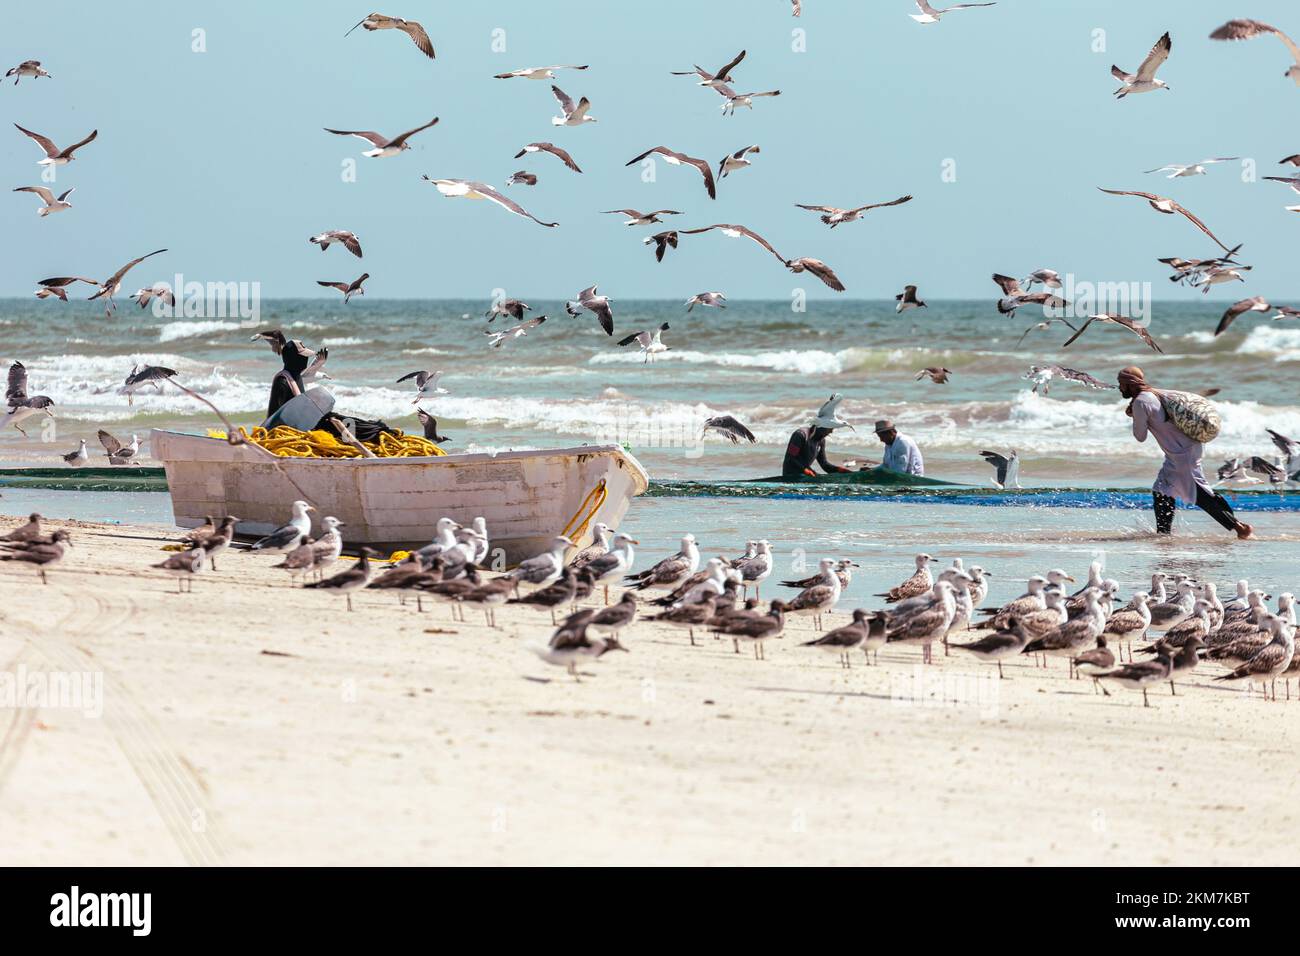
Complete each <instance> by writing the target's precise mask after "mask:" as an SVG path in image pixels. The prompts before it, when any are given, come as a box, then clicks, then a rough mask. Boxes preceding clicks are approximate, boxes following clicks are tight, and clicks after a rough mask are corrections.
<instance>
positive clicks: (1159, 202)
mask: <svg viewBox="0 0 1300 956" xmlns="http://www.w3.org/2000/svg"><path fill="white" fill-rule="evenodd" d="M1097 188H1098V189H1100V190H1101V191H1102V192H1104V193H1108V194H1109V195H1111V196H1137V197H1139V198H1141V199H1145V200H1146V201H1147V204H1148V205H1150V207H1151V208H1152V209H1154V210H1155V211H1156V212H1162V213H1164V214H1165V215H1167V216H1172V215H1174V214H1175V213H1177V214H1179V215H1181V216H1185V217H1186V218H1187V221H1188V222H1190V223H1191V224H1192V225H1194V226H1195V227H1196V228H1197V229H1199V230H1201V232H1203V233H1205V234H1206V235H1207V236H1209V237H1210V238H1211V239H1213V240H1214V242H1215V244H1216V245H1217V246H1218V247H1219V248H1220V249H1222V250H1223V251H1224V252H1226V253H1228V254H1229V255H1231V254H1232V253H1233V252H1235V251H1236V250H1235V249H1229V248H1228V247H1227V246H1225V245H1224V244H1223V243H1222V242H1220V241H1219V237H1218V236H1216V235H1215V234H1214V233H1212V232H1210V227H1209V226H1207V225H1206V224H1205V223H1203V222H1202V221H1201V220H1200V219H1199V218H1197V217H1196V216H1195V215H1193V214H1192V213H1190V212H1188V211H1187V210H1186V209H1184V208H1183V207H1182V206H1180V205H1179V204H1178V203H1176V202H1174V200H1172V199H1170V198H1169V197H1167V196H1157V195H1156V194H1155V193H1147V192H1142V191H1141V190H1140V189H1105V188H1103V187H1101V186H1098V187H1097ZM1238 248H1240V247H1238Z"/></svg>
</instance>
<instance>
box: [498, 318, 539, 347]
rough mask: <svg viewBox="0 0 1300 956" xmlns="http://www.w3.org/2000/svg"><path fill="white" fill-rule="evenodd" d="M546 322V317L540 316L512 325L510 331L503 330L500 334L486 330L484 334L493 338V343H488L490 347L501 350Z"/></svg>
mask: <svg viewBox="0 0 1300 956" xmlns="http://www.w3.org/2000/svg"><path fill="white" fill-rule="evenodd" d="M545 321H546V316H544V315H539V316H537V318H535V319H527V320H525V321H523V322H520V323H518V324H517V325H512V326H511V327H510V328H508V329H503V330H502V331H500V332H493V331H492V330H491V329H484V330H483V334H484V335H487V336H491V341H489V342H488V346H489V347H491V348H494V349H499V348H501V346H503V345H505V344H506V343H507V342H513V341H514V340H515V339H517V338H519V337H521V336H524V335H527V334H528V332H529V330H531V329H535V328H537V327H538V326H539V325H541V324H542V323H543V322H545Z"/></svg>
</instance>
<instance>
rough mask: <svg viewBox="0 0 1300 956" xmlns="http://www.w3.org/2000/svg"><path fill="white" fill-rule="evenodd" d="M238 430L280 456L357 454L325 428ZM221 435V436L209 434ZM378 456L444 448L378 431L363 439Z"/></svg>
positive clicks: (421, 454)
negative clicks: (374, 438) (372, 437)
mask: <svg viewBox="0 0 1300 956" xmlns="http://www.w3.org/2000/svg"><path fill="white" fill-rule="evenodd" d="M240 432H241V433H242V434H243V435H244V437H245V438H246V439H248V441H250V442H251V443H252V444H254V445H258V446H260V447H262V448H265V449H266V450H267V451H269V452H270V453H271V454H273V455H277V456H279V457H280V458H360V457H361V452H360V451H358V450H357V449H356V448H355V447H354V446H352V445H349V444H346V443H344V442H341V441H339V440H338V439H337V438H336V437H334V435H332V434H331V433H330V432H327V431H310V432H303V431H299V430H298V429H296V428H290V427H289V426H288V425H277V426H276V427H275V428H272V429H271V430H270V431H267V430H266V429H265V428H262V427H261V426H260V425H259V426H257V427H256V428H254V429H253V430H252V431H251V432H249V431H246V430H245V429H243V428H240ZM213 437H224V436H213ZM362 444H364V445H365V446H366V447H367V448H369V449H370V450H371V451H372V452H374V454H375V455H376V456H377V457H379V458H428V457H438V456H441V455H445V454H446V452H445V451H443V450H442V449H441V448H439V447H438V446H437V445H435V444H434V443H433V442H431V441H429V439H427V438H424V437H423V436H420V435H407V434H405V433H403V432H397V433H396V434H394V433H390V432H381V433H380V435H379V441H377V442H363V443H362Z"/></svg>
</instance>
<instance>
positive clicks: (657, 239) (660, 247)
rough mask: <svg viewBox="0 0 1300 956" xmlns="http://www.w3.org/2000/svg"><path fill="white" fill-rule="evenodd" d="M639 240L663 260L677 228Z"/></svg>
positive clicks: (673, 244) (675, 243)
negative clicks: (653, 248) (652, 245)
mask: <svg viewBox="0 0 1300 956" xmlns="http://www.w3.org/2000/svg"><path fill="white" fill-rule="evenodd" d="M628 225H629V226H630V225H632V223H628ZM641 241H642V242H643V243H644V244H645V245H647V246H648V245H650V244H651V243H654V247H655V262H663V261H664V253H665V252H667V251H668V249H669V247H671V248H673V249H676V248H677V242H678V239H677V230H675V229H669V230H667V231H665V232H656V233H655V234H654V235H653V236H646V237H645V238H644V239H642V240H641ZM36 294H37V295H38V296H39V295H40V293H39V292H37V293H36Z"/></svg>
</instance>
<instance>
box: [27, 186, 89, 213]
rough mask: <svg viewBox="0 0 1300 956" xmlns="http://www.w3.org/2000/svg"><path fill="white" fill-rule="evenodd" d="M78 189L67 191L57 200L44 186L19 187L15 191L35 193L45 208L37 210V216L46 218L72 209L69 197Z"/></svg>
mask: <svg viewBox="0 0 1300 956" xmlns="http://www.w3.org/2000/svg"><path fill="white" fill-rule="evenodd" d="M75 189H76V187H75V186H74V187H73V188H72V189H65V190H64V191H63V192H62V193H60V194H59V196H58V198H57V199H56V198H55V196H54V193H52V192H51V191H50V190H48V189H46V188H45V187H44V186H19V187H18V188H17V189H15V190H14V192H16V193H35V194H36V195H37V196H40V197H41V202H42V203H44V205H43V206H41V207H39V208H38V209H37V210H36V215H38V216H40V217H42V218H44V217H45V216H48V215H49V214H50V213H52V212H63V211H64V210H65V209H71V208H72V203H70V202H68V197H69V196H71V195H72V193H73V192H74V190H75Z"/></svg>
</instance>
